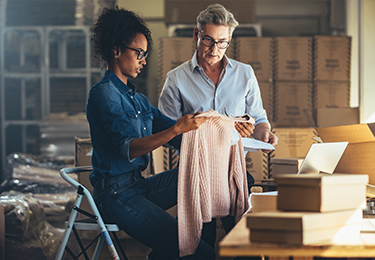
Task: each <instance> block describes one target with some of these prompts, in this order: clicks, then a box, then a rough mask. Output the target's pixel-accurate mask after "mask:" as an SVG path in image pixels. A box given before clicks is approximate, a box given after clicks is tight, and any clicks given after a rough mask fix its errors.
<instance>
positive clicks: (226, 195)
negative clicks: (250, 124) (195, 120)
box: [177, 110, 249, 257]
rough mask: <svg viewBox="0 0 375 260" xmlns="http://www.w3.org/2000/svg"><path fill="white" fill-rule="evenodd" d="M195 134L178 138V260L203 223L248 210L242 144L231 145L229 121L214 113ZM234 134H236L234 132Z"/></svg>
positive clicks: (195, 243) (191, 249)
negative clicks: (179, 141) (179, 140)
mask: <svg viewBox="0 0 375 260" xmlns="http://www.w3.org/2000/svg"><path fill="white" fill-rule="evenodd" d="M200 116H208V117H210V118H209V119H208V120H207V121H206V122H205V123H204V124H202V125H201V126H200V128H199V129H198V130H195V131H190V132H188V133H185V134H184V135H183V137H182V144H181V150H180V165H179V173H178V174H179V175H178V196H177V215H178V237H179V249H180V257H183V256H186V255H190V254H193V253H194V252H195V250H196V248H197V247H198V244H199V240H200V237H201V232H202V225H203V223H206V222H210V221H211V219H212V218H218V217H225V216H228V215H232V216H235V219H236V222H237V221H238V220H239V219H240V218H241V216H242V215H243V213H245V211H246V210H247V209H248V208H249V202H248V191H247V181H246V163H245V156H244V150H243V146H242V140H241V138H239V141H238V142H237V143H236V144H235V145H232V146H231V145H230V144H231V139H232V138H231V131H232V130H233V129H234V124H233V121H232V119H230V118H229V117H227V116H223V115H220V114H219V113H217V112H216V111H214V110H209V111H207V112H205V113H202V114H201V115H200ZM236 133H237V134H238V132H236Z"/></svg>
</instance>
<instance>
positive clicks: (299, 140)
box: [268, 128, 318, 178]
mask: <svg viewBox="0 0 375 260" xmlns="http://www.w3.org/2000/svg"><path fill="white" fill-rule="evenodd" d="M272 132H273V133H274V134H275V135H276V136H277V137H278V138H279V141H278V144H277V146H276V150H274V151H272V152H271V153H270V154H269V156H270V160H272V159H273V158H288V157H301V158H304V157H305V156H306V154H307V151H308V150H309V149H310V146H311V144H313V143H316V142H317V141H316V140H315V139H313V138H316V137H317V136H318V134H317V133H316V132H315V129H314V128H274V129H272ZM268 171H269V176H270V178H272V176H273V165H272V164H270V166H269V169H268Z"/></svg>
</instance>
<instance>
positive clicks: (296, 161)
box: [271, 157, 303, 165]
mask: <svg viewBox="0 0 375 260" xmlns="http://www.w3.org/2000/svg"><path fill="white" fill-rule="evenodd" d="M302 162H303V157H286V158H271V164H287V165H301V164H302Z"/></svg>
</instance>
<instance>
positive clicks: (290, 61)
mask: <svg viewBox="0 0 375 260" xmlns="http://www.w3.org/2000/svg"><path fill="white" fill-rule="evenodd" d="M312 68H313V65H312V38H311V37H276V38H275V65H274V80H276V81H280V80H285V81H311V80H312Z"/></svg>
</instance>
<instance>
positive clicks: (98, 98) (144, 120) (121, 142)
mask: <svg viewBox="0 0 375 260" xmlns="http://www.w3.org/2000/svg"><path fill="white" fill-rule="evenodd" d="M86 115H87V120H88V122H89V124H90V134H91V141H92V146H93V154H92V166H93V169H94V170H93V172H92V173H91V176H90V180H91V184H92V185H95V183H96V182H97V181H99V180H100V179H102V178H103V176H108V177H112V176H117V175H120V174H123V173H126V172H132V171H135V170H144V169H145V168H146V167H147V165H148V162H149V158H148V155H147V154H145V155H142V156H140V157H137V158H134V159H130V158H129V149H130V143H131V141H132V140H133V139H136V138H141V137H145V136H149V135H151V134H155V133H158V132H160V131H163V130H165V129H167V128H170V127H171V126H173V125H174V124H175V123H176V121H174V120H172V119H170V118H168V117H166V116H164V115H163V114H162V113H161V112H160V111H159V110H158V109H156V108H154V107H153V106H152V105H151V104H150V102H149V100H148V99H147V97H146V96H144V95H142V94H140V93H138V92H136V88H135V86H134V85H133V84H131V83H130V82H128V85H126V84H124V83H123V82H122V81H121V80H120V79H119V78H118V77H117V76H116V75H115V74H114V73H113V72H111V71H108V70H107V71H106V72H105V75H104V77H103V78H102V79H101V80H100V81H99V82H98V83H97V84H95V85H94V86H93V87H92V89H91V90H90V93H89V96H88V100H87V104H86ZM169 143H170V144H171V145H172V146H174V147H175V148H177V149H179V147H180V143H181V136H177V137H175V138H174V139H172V140H171V141H170V142H169Z"/></svg>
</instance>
